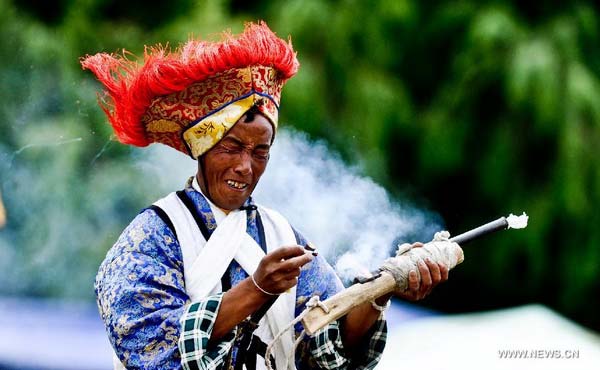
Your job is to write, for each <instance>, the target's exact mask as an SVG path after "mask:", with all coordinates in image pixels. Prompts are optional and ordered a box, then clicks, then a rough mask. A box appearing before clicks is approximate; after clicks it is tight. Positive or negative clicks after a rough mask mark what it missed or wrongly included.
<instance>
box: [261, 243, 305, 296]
mask: <svg viewBox="0 0 600 370" xmlns="http://www.w3.org/2000/svg"><path fill="white" fill-rule="evenodd" d="M312 260H313V255H312V254H311V253H308V252H307V250H306V249H304V248H303V247H301V246H298V245H294V246H286V247H281V248H279V249H277V250H274V251H273V252H271V253H269V254H267V255H266V256H264V257H263V259H262V260H261V261H260V264H259V265H258V268H257V269H256V271H255V272H254V280H255V281H256V284H258V286H259V287H260V288H261V289H263V290H265V291H267V292H269V293H272V294H281V293H283V292H285V291H286V290H288V289H290V288H292V287H293V286H295V285H296V284H297V283H298V276H300V269H301V268H302V266H304V265H305V264H307V263H308V262H310V261H312ZM261 293H262V292H261ZM262 294H264V293H262Z"/></svg>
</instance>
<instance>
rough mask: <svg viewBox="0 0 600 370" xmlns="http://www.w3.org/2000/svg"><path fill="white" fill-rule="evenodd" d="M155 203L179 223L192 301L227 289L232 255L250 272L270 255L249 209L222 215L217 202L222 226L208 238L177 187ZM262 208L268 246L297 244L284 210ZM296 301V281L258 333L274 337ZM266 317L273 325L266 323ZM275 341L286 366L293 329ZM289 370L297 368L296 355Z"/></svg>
mask: <svg viewBox="0 0 600 370" xmlns="http://www.w3.org/2000/svg"><path fill="white" fill-rule="evenodd" d="M209 203H210V202H209ZM154 204H155V205H157V206H158V207H160V208H161V209H162V210H163V211H165V213H166V214H167V215H168V216H169V218H170V220H171V222H172V223H173V227H174V228H175V232H176V234H177V239H178V241H179V244H180V246H181V253H182V257H183V269H184V279H185V290H186V293H187V294H188V296H189V297H190V299H191V301H192V302H193V301H197V300H199V299H202V298H204V297H206V296H208V295H210V294H214V293H217V292H220V291H221V276H223V274H224V273H225V271H226V269H227V267H228V266H229V264H230V263H231V260H233V259H235V260H236V261H237V262H238V263H239V264H240V265H241V266H242V268H243V269H244V270H245V271H246V272H247V273H248V274H252V273H254V271H255V270H256V268H257V267H258V264H259V263H260V261H261V259H262V258H263V257H264V255H265V253H264V252H263V251H262V249H261V248H260V247H259V246H258V244H257V243H256V242H255V241H254V239H252V237H250V235H248V233H247V232H246V212H245V211H238V210H236V211H232V212H230V213H229V214H228V215H227V216H226V217H224V218H222V217H217V214H219V212H220V210H218V209H214V207H213V209H212V210H213V213H214V214H215V218H217V219H218V218H221V220H218V226H217V228H216V229H215V230H214V232H213V233H212V235H211V237H210V239H209V241H208V242H206V241H205V240H204V237H203V236H202V233H201V232H200V230H199V228H198V225H197V224H196V221H195V220H194V218H193V216H192V215H191V214H190V212H189V211H188V209H187V208H186V206H185V204H183V202H182V201H181V200H180V199H179V197H178V196H177V194H176V193H171V194H169V195H168V196H166V197H165V198H163V199H160V200H158V201H157V202H155V203H154ZM211 206H212V204H211ZM259 210H260V215H261V219H262V222H263V228H264V231H265V237H266V244H267V251H268V252H271V251H272V250H274V249H277V248H279V247H281V246H284V245H294V244H296V237H295V234H294V231H293V230H292V228H291V226H290V225H289V223H288V222H287V220H286V219H285V218H284V217H283V216H281V215H280V214H279V213H277V212H275V211H273V210H270V209H268V208H264V207H259ZM295 305H296V287H293V288H292V289H290V290H289V291H288V292H286V293H284V294H282V295H281V296H280V297H279V298H278V299H277V300H276V301H275V303H274V304H273V306H272V307H271V308H270V309H269V310H268V311H267V313H266V315H265V317H264V318H263V319H262V320H261V322H260V325H259V327H258V328H257V329H256V331H255V332H254V334H255V335H257V336H258V337H259V338H260V339H261V340H262V341H263V342H265V343H269V342H270V341H271V340H272V339H273V337H274V336H275V335H276V334H277V333H279V331H280V330H281V329H283V328H284V327H285V326H286V325H287V324H288V323H289V322H291V321H292V320H293V319H294V316H295V315H294V313H295V312H294V310H295ZM265 321H266V323H267V324H268V325H264V323H265ZM275 346H276V347H275V350H276V351H275V363H276V366H277V369H286V368H285V364H286V356H287V355H288V354H289V353H290V352H291V351H293V347H294V337H293V330H290V331H288V332H287V333H286V334H285V335H284V336H283V337H282V338H281V340H279V341H277V343H276V344H275ZM115 360H116V361H114V363H115V369H116V370H117V369H119V370H120V369H124V368H123V366H122V365H121V363H120V362H119V361H118V360H117V359H116V356H115ZM119 366H120V367H119ZM256 367H257V369H265V365H264V360H263V359H262V358H260V359H258V361H257V363H256ZM286 370H295V365H294V363H293V361H291V363H290V364H289V365H288V368H287V369H286Z"/></svg>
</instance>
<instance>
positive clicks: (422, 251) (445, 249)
mask: <svg viewBox="0 0 600 370" xmlns="http://www.w3.org/2000/svg"><path fill="white" fill-rule="evenodd" d="M449 238H450V233H448V232H447V231H440V232H438V233H435V236H434V237H433V240H432V241H431V242H429V243H427V244H425V245H423V246H422V247H420V248H413V247H412V245H411V244H402V245H399V246H398V251H397V252H396V257H391V258H388V259H386V260H385V261H384V262H383V265H382V266H381V270H382V271H387V272H389V273H391V274H392V275H393V276H394V279H395V280H396V285H397V288H396V290H397V291H399V292H404V291H406V290H407V289H408V274H409V273H410V272H411V271H415V272H416V273H417V276H418V277H419V280H420V278H421V276H420V272H419V268H418V263H419V261H423V262H425V258H429V259H430V260H431V261H433V262H435V263H443V264H445V265H446V266H447V267H448V270H451V269H453V268H454V267H455V266H456V265H458V264H459V263H461V262H462V261H463V260H464V254H463V250H462V249H461V248H460V246H459V245H458V244H456V243H453V242H451V241H450V240H449Z"/></svg>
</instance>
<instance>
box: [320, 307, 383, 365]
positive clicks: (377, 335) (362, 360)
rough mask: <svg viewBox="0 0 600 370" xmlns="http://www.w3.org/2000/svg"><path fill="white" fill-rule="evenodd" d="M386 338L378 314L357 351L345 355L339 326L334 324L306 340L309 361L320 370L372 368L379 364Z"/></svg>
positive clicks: (337, 323)
mask: <svg viewBox="0 0 600 370" xmlns="http://www.w3.org/2000/svg"><path fill="white" fill-rule="evenodd" d="M386 338H387V326H386V322H385V319H384V318H383V315H382V316H380V317H379V319H378V320H377V321H376V322H375V323H374V324H373V326H372V327H371V329H369V331H368V332H367V334H366V335H365V336H364V338H363V339H362V342H361V343H360V344H359V345H358V346H357V347H356V349H357V350H355V351H353V352H354V353H353V354H346V353H345V351H344V346H343V344H342V337H341V331H340V324H339V322H338V321H334V322H332V323H331V324H329V325H327V326H326V327H325V328H323V329H322V330H321V331H319V332H318V333H317V334H315V335H314V336H313V337H312V338H311V339H310V342H309V348H310V353H311V356H312V357H313V360H314V361H315V362H316V364H317V365H318V366H319V367H320V368H321V369H339V370H343V369H357V370H367V369H373V368H375V366H376V365H377V363H379V360H380V359H381V355H382V353H383V349H384V348H385V341H386ZM361 348H362V349H363V350H362V351H361V350H360V349H361Z"/></svg>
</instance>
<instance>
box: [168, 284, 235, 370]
mask: <svg viewBox="0 0 600 370" xmlns="http://www.w3.org/2000/svg"><path fill="white" fill-rule="evenodd" d="M222 296H223V293H219V294H217V295H215V296H209V297H207V298H206V299H205V300H203V301H201V302H197V303H193V304H191V305H190V306H189V307H188V309H187V311H186V312H185V313H184V314H183V316H182V317H181V335H180V337H179V352H180V353H181V365H182V367H183V368H184V369H185V370H208V369H222V368H223V365H225V363H226V360H227V357H228V355H229V352H230V350H231V348H232V346H233V342H234V339H235V331H232V332H230V333H228V334H227V335H225V336H224V337H223V338H222V339H221V340H220V341H219V342H218V343H216V344H215V345H209V342H208V341H209V339H210V336H211V333H212V330H213V326H214V324H215V320H216V318H217V312H219V306H220V305H221V298H222Z"/></svg>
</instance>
